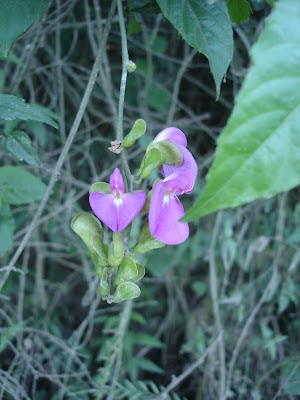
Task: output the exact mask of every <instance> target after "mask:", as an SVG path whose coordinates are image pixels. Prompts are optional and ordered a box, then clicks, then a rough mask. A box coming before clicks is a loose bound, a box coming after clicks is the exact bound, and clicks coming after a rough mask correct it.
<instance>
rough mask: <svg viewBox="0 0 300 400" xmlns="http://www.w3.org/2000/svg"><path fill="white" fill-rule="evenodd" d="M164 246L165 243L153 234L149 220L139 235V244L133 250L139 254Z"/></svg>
mask: <svg viewBox="0 0 300 400" xmlns="http://www.w3.org/2000/svg"><path fill="white" fill-rule="evenodd" d="M164 246H165V244H164V243H161V242H159V241H158V240H157V239H155V237H154V236H151V233H150V229H149V223H148V220H147V221H146V222H145V224H144V226H143V229H142V231H141V233H140V236H139V237H138V242H137V245H136V246H135V247H134V248H133V250H132V251H134V252H135V253H137V254H144V253H147V251H150V250H154V249H160V248H161V247H164Z"/></svg>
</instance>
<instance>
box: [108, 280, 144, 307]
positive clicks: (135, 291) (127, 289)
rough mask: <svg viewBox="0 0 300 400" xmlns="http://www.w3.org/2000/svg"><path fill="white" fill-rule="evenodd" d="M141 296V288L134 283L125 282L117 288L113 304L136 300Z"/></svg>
mask: <svg viewBox="0 0 300 400" xmlns="http://www.w3.org/2000/svg"><path fill="white" fill-rule="evenodd" d="M140 294H141V291H140V288H139V287H138V286H137V285H136V284H135V283H133V282H123V283H121V284H120V285H119V286H117V289H116V292H115V294H114V296H113V298H112V301H113V303H120V302H121V301H123V300H128V299H135V298H136V297H139V295H140Z"/></svg>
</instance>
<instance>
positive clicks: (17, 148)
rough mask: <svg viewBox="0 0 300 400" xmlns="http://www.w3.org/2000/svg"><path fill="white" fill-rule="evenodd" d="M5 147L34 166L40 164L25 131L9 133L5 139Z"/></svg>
mask: <svg viewBox="0 0 300 400" xmlns="http://www.w3.org/2000/svg"><path fill="white" fill-rule="evenodd" d="M5 147H6V150H7V151H10V152H11V153H12V154H13V155H14V156H15V157H17V158H18V159H19V160H21V161H23V160H24V161H26V162H27V163H28V164H31V165H35V166H38V165H40V159H39V156H38V154H37V152H36V150H35V149H34V148H33V147H32V145H31V139H30V137H29V136H28V135H27V134H26V133H25V132H22V131H17V132H13V133H12V134H10V135H9V136H8V137H7V138H6V140H5Z"/></svg>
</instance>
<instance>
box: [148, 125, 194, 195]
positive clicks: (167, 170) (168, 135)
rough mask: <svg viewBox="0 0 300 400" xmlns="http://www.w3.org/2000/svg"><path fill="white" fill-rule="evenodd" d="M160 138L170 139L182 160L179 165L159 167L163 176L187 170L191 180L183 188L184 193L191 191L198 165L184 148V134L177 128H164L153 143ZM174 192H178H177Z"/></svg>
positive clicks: (185, 143)
mask: <svg viewBox="0 0 300 400" xmlns="http://www.w3.org/2000/svg"><path fill="white" fill-rule="evenodd" d="M161 140H170V141H171V142H173V143H175V144H176V145H177V147H178V149H179V150H180V152H181V154H182V157H183V162H182V164H181V165H170V164H163V166H162V169H161V173H162V174H163V177H164V178H166V177H167V176H169V175H171V174H174V173H175V172H178V171H183V170H187V171H189V172H190V173H191V174H192V177H193V180H192V181H191V182H190V187H189V188H187V189H186V190H185V193H191V191H192V190H193V187H194V184H195V181H196V178H197V173H198V167H197V163H196V161H195V159H194V157H193V156H192V154H191V153H190V152H189V150H187V149H186V146H187V140H186V136H185V134H184V133H183V132H182V131H181V130H180V129H178V128H174V127H170V128H165V129H163V130H162V131H161V132H159V133H158V134H157V135H156V137H155V139H154V140H153V143H157V142H160V141H161ZM176 194H180V193H179V192H178V193H176Z"/></svg>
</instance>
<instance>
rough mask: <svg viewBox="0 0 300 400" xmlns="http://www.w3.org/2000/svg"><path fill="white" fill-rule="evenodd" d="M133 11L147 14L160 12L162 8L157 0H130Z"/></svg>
mask: <svg viewBox="0 0 300 400" xmlns="http://www.w3.org/2000/svg"><path fill="white" fill-rule="evenodd" d="M129 3H130V8H131V11H137V12H140V13H145V14H159V13H160V9H159V7H158V5H157V2H156V0H130V2H129Z"/></svg>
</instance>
